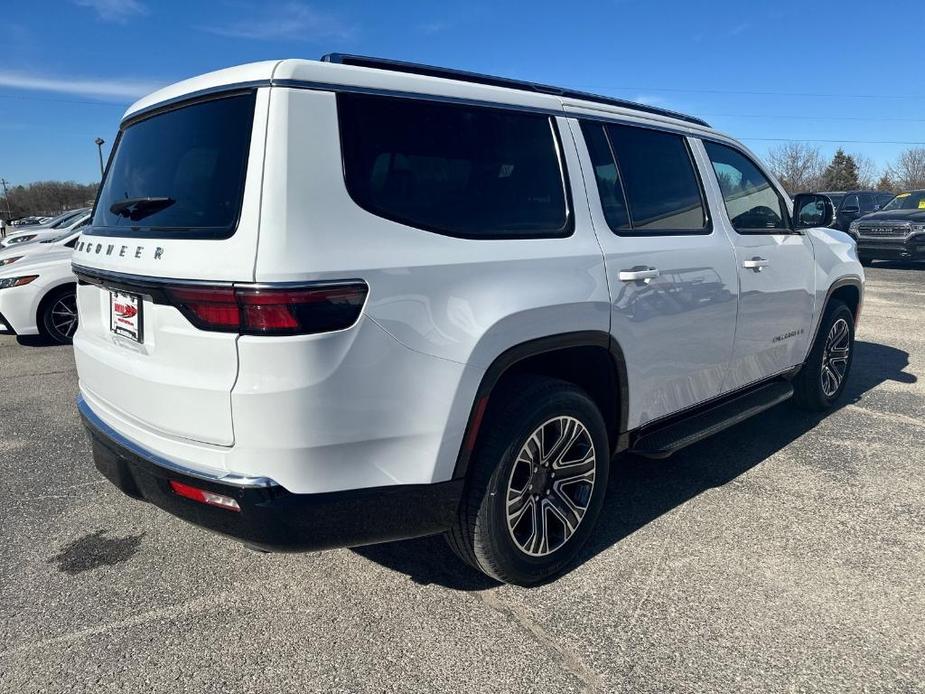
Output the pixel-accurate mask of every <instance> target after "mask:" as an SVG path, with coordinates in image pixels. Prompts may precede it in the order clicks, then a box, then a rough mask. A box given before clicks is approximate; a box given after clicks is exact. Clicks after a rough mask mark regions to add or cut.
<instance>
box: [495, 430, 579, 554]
mask: <svg viewBox="0 0 925 694" xmlns="http://www.w3.org/2000/svg"><path fill="white" fill-rule="evenodd" d="M596 466H597V460H596V455H595V450H594V442H593V441H592V439H591V434H590V433H589V432H588V429H587V428H586V427H585V426H584V424H582V423H581V422H580V421H579V420H578V419H576V418H574V417H555V418H553V419H549V420H547V421H546V422H544V423H543V424H541V425H540V426H539V427H537V428H536V430H534V432H533V433H532V434H531V435H530V436H529V437H528V438H527V441H526V443H524V445H523V446H522V447H521V449H520V452H519V453H518V454H517V458H516V459H515V461H514V465H513V467H512V468H511V474H510V478H509V479H508V485H507V498H506V509H507V524H508V532H509V533H510V536H511V539H513V540H514V543H515V544H516V545H517V547H518V548H519V549H520V550H521V551H522V552H524V553H525V554H528V555H530V556H533V557H545V556H548V555H549V554H552V553H553V552H555V551H556V550H557V549H559V548H560V547H562V546H563V545H564V544H565V543H566V542H568V540H569V539H570V538H571V537H572V536H573V535H574V534H575V531H576V530H577V529H578V526H579V525H580V524H581V521H582V519H583V518H584V517H585V514H586V512H587V510H588V505H589V504H590V502H591V494H592V492H593V490H594V476H595V469H596Z"/></svg>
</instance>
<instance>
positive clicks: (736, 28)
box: [729, 22, 752, 36]
mask: <svg viewBox="0 0 925 694" xmlns="http://www.w3.org/2000/svg"><path fill="white" fill-rule="evenodd" d="M751 26H752V25H751V23H750V22H742V23H741V24H736V25H735V26H734V27H732V29H730V30H729V35H730V36H738V35H739V34H741V33H742V32H743V31H745V30H746V29H750V28H751Z"/></svg>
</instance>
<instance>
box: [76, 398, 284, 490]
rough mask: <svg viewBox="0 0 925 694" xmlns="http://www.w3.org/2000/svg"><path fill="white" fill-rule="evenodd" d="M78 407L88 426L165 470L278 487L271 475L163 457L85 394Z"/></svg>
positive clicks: (236, 483) (230, 482) (231, 482)
mask: <svg viewBox="0 0 925 694" xmlns="http://www.w3.org/2000/svg"><path fill="white" fill-rule="evenodd" d="M77 409H78V410H79V412H80V414H81V416H82V417H83V418H84V421H85V422H86V423H87V425H88V426H90V427H93V428H94V429H96V430H97V431H98V432H99V433H100V434H102V435H103V436H105V437H106V438H108V439H110V440H111V441H113V443H115V444H117V445H119V446H121V447H123V448H125V449H127V450H128V451H130V452H131V453H134V454H135V455H137V456H138V457H139V458H143V459H144V460H146V461H147V462H149V463H151V464H152V465H156V466H158V467H161V468H164V469H165V470H170V471H171V472H176V473H178V474H181V475H187V476H188V477H195V478H197V479H201V480H206V481H207V482H217V483H219V484H228V485H231V486H234V487H278V486H279V483H278V482H275V481H274V480H272V479H270V478H269V477H249V476H247V475H238V474H236V473H234V472H223V473H221V474H210V473H207V472H202V471H201V470H193V469H192V468H188V467H186V466H184V465H180V464H179V463H175V462H173V461H172V460H168V459H167V458H163V457H161V456H159V455H158V454H157V453H153V452H151V451H149V450H148V449H146V448H143V447H142V446H140V445H138V444H137V443H135V442H134V441H132V440H131V439H129V438H126V437H125V436H123V435H122V434H120V433H119V432H118V431H116V430H115V429H113V428H112V427H111V426H109V425H108V424H107V423H106V422H104V421H103V420H102V419H100V417H99V415H97V414H96V413H95V412H94V411H93V410H92V409H91V408H90V406H89V405H88V404H87V401H86V400H84V397H83V395H78V396H77Z"/></svg>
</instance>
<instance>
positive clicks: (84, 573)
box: [0, 265, 925, 693]
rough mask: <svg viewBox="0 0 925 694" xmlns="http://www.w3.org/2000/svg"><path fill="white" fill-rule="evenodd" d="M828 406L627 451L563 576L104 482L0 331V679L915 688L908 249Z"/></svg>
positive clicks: (41, 351) (782, 411)
mask: <svg viewBox="0 0 925 694" xmlns="http://www.w3.org/2000/svg"><path fill="white" fill-rule="evenodd" d="M858 338H859V343H858V346H857V358H856V361H855V367H854V373H853V375H852V379H851V382H850V384H849V389H850V392H849V396H850V397H848V398H847V400H846V403H850V404H846V405H845V406H844V407H843V408H842V409H840V410H839V411H837V412H835V413H834V414H832V415H830V416H829V417H827V418H825V419H823V420H821V421H820V420H818V419H815V418H809V417H807V416H805V415H803V414H799V413H796V412H794V411H793V410H791V409H789V408H788V407H787V406H786V405H784V406H780V407H778V408H776V409H774V410H772V411H770V412H768V413H766V414H765V415H763V416H760V417H759V418H757V419H756V420H754V421H752V422H748V423H746V424H743V425H741V426H739V427H737V428H735V429H733V430H730V431H728V432H726V433H724V434H722V435H720V436H719V437H717V438H715V439H713V440H711V441H706V442H704V443H702V444H699V445H697V446H695V447H693V448H691V449H689V450H687V451H684V452H683V453H681V454H679V455H677V456H676V457H674V458H672V459H670V460H669V461H667V462H651V461H644V460H639V459H632V458H625V459H623V460H620V461H619V462H618V463H617V474H615V475H613V484H612V485H611V489H610V491H609V502H608V506H607V508H606V509H605V511H604V516H603V519H602V522H601V526H600V528H599V530H598V532H597V534H596V536H595V539H594V540H593V543H592V546H591V547H589V548H588V550H587V551H586V552H585V555H584V557H583V559H584V561H583V562H582V563H581V565H580V566H578V567H577V568H576V569H575V570H574V571H572V572H571V573H570V574H568V575H567V576H565V577H564V578H562V579H560V580H558V581H556V582H554V583H552V584H550V585H547V586H545V587H542V588H539V589H534V590H523V589H518V588H511V587H499V586H496V585H492V584H491V583H489V582H487V581H486V580H484V579H482V578H480V577H479V576H478V575H476V574H474V573H472V572H471V571H468V570H467V569H465V568H463V567H462V566H461V565H460V564H459V563H458V562H457V561H456V560H455V559H454V557H453V556H452V555H451V554H450V552H449V551H448V550H447V549H446V548H445V547H444V545H443V543H442V540H440V539H439V538H438V539H426V540H419V541H413V542H405V543H396V544H392V545H382V546H378V547H373V548H367V549H361V550H357V551H350V550H341V551H333V552H323V553H318V554H309V555H260V554H255V553H252V552H250V551H248V550H246V549H244V548H243V547H241V546H239V545H237V544H235V543H233V542H231V541H228V540H225V539H222V538H219V537H216V536H212V535H209V534H206V533H205V532H202V531H200V530H197V529H196V528H194V527H192V526H189V525H186V524H184V523H182V522H181V521H179V520H175V519H173V518H171V517H169V516H167V515H166V514H164V513H161V512H159V511H158V510H156V509H154V508H151V507H148V506H146V505H144V504H141V503H138V502H134V501H132V500H130V499H129V498H127V497H124V496H122V495H121V493H119V492H118V491H116V490H115V489H114V488H113V487H111V486H110V485H109V484H108V483H106V482H103V481H101V478H100V477H99V475H98V474H97V473H96V472H95V470H94V468H93V466H92V464H91V463H90V459H89V451H88V446H87V443H86V441H85V439H84V436H83V433H82V431H81V428H80V425H79V423H78V418H77V415H76V413H75V411H74V408H73V405H72V403H73V398H74V394H75V391H76V379H75V374H74V364H73V358H72V355H71V352H70V350H69V349H68V348H61V347H47V346H36V345H35V344H34V343H33V344H26V345H22V344H19V343H17V341H16V340H14V339H12V338H0V479H2V480H3V483H2V485H0V533H2V538H0V690H2V691H4V692H7V691H8V692H29V691H53V692H58V691H93V692H103V691H152V692H153V691H159V692H182V691H190V692H194V691H196V692H198V691H210V692H212V691H257V692H272V691H325V692H328V691H343V692H354V691H363V692H367V691H368V692H382V691H401V692H425V691H427V692H429V691H439V692H444V691H466V692H483V691H484V692H506V691H512V692H526V691H537V692H559V691H600V692H610V691H625V692H634V693H638V692H665V691H679V692H704V691H729V692H732V691H754V690H764V691H812V692H822V691H827V692H845V691H861V690H863V691H899V692H911V691H925V684H923V682H925V502H923V499H925V265H923V266H919V267H918V268H909V267H906V268H902V266H895V267H894V266H884V265H881V266H879V267H877V268H875V269H873V270H871V271H870V273H869V290H868V298H867V303H866V306H865V308H864V315H863V320H862V324H861V329H860V332H859V336H858Z"/></svg>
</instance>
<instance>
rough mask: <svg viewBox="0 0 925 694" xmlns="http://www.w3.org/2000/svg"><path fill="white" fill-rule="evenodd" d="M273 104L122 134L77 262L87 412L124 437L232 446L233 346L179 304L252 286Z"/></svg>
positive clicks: (228, 98)
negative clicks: (198, 292) (195, 292)
mask: <svg viewBox="0 0 925 694" xmlns="http://www.w3.org/2000/svg"><path fill="white" fill-rule="evenodd" d="M268 99H269V96H268V90H267V89H261V90H247V91H239V92H235V93H230V92H229V93H222V94H217V95H211V96H209V97H208V98H206V99H199V100H197V101H190V102H186V103H179V104H176V105H171V106H169V107H167V108H160V109H156V110H153V111H149V112H146V113H144V114H142V115H141V116H138V117H133V118H131V119H129V120H128V121H126V122H125V123H124V124H123V127H122V129H121V130H120V133H119V136H118V138H117V141H116V144H115V148H114V151H113V154H112V157H111V159H110V163H109V166H108V168H107V173H106V176H105V179H104V181H103V185H102V189H101V191H100V195H99V199H98V201H97V205H96V207H95V212H94V217H93V221H92V224H91V226H90V227H89V229H88V231H87V232H86V233H85V234H83V235H82V236H81V237H80V240H79V241H78V243H77V246H76V248H75V250H74V258H73V263H74V269H75V272H76V273H77V276H78V280H79V286H78V309H79V314H80V327H79V329H78V331H77V334H76V336H75V339H74V347H75V357H76V360H77V367H78V373H79V376H80V387H81V390H82V391H83V392H84V393H85V395H86V396H87V397H88V399H89V401H90V402H91V403H96V405H97V406H98V407H100V408H101V409H103V410H108V411H110V412H111V413H112V414H113V415H115V416H117V417H120V418H122V419H124V420H126V421H129V422H131V423H132V424H133V425H136V426H141V427H144V428H145V429H147V430H150V431H153V432H157V433H162V434H166V435H170V436H174V437H180V438H184V439H191V440H195V441H202V442H205V443H211V444H219V445H224V446H228V445H231V444H233V443H234V431H233V428H232V417H231V390H232V388H233V387H234V383H235V379H236V377H237V372H238V353H237V345H236V341H237V334H236V333H235V332H233V331H231V330H227V331H221V330H218V331H217V330H203V329H200V328H197V327H195V326H194V324H193V321H191V320H190V313H189V310H188V309H189V306H185V305H183V304H182V303H179V300H178V298H177V297H178V296H179V295H182V293H183V291H184V290H186V291H187V293H188V291H189V290H190V288H193V289H195V288H197V287H199V288H200V289H202V288H203V287H206V286H207V287H209V288H211V289H212V290H217V291H221V288H222V287H227V286H230V285H231V283H235V282H251V281H253V277H254V261H255V256H256V252H257V235H258V220H259V211H260V210H259V205H260V186H261V171H262V166H263V142H264V129H265V125H266V109H267V101H268ZM218 310H219V311H221V309H218Z"/></svg>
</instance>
